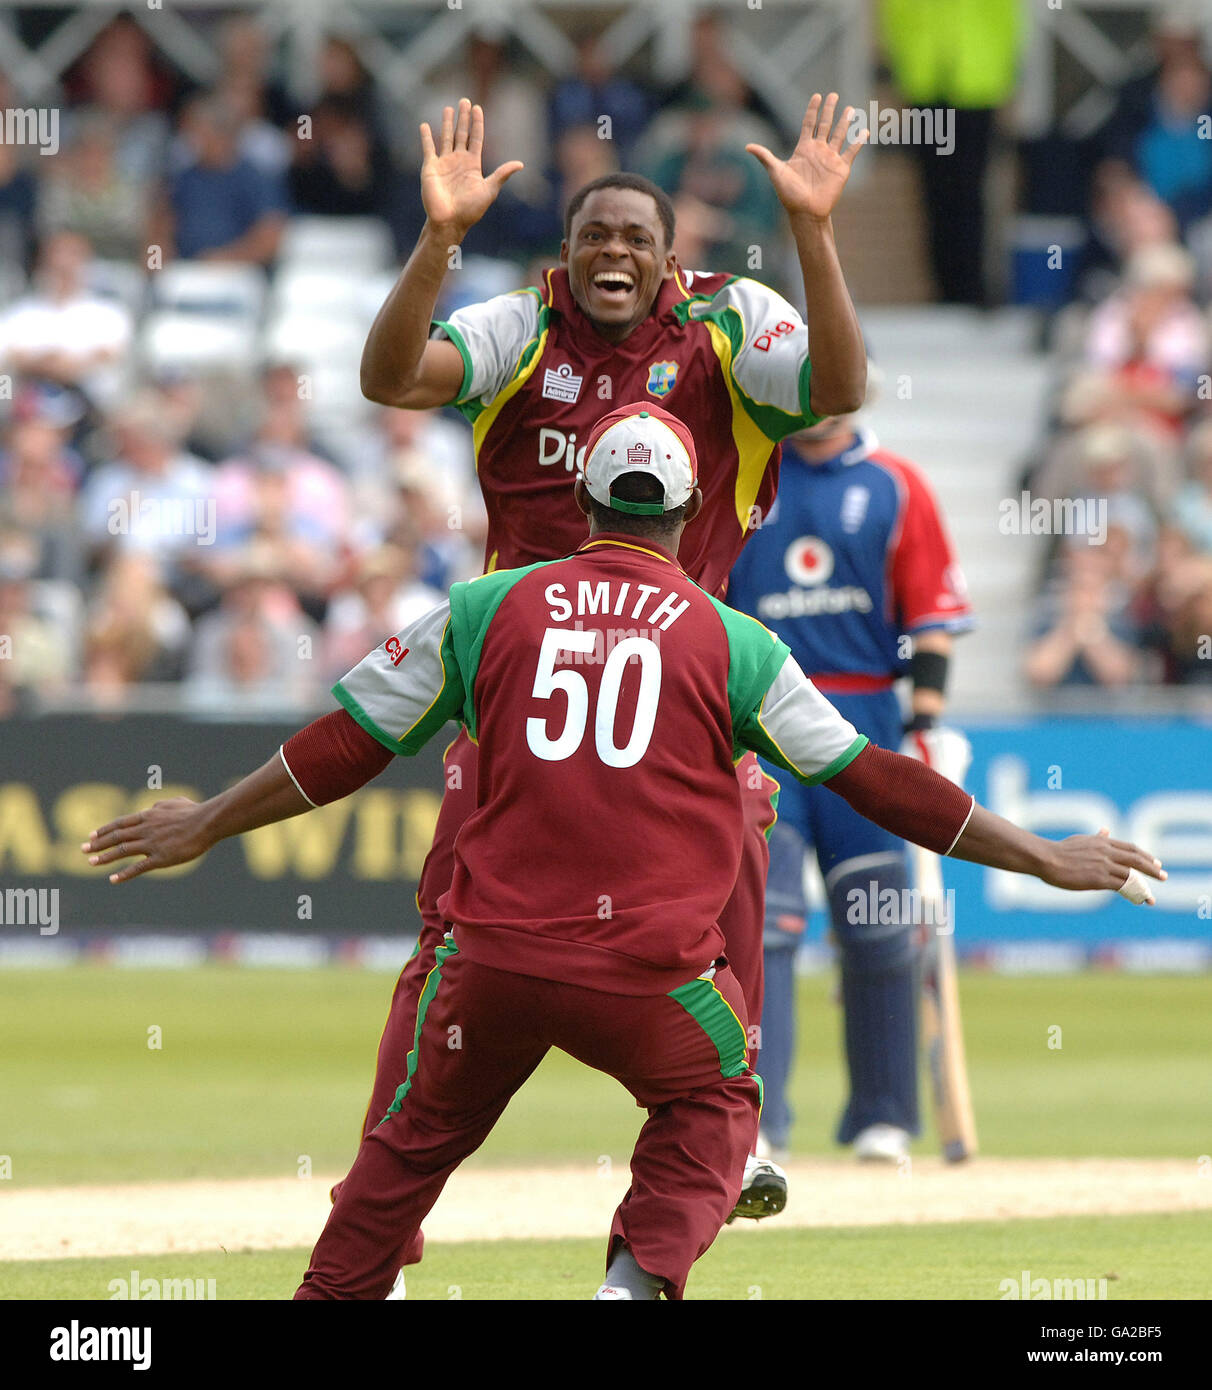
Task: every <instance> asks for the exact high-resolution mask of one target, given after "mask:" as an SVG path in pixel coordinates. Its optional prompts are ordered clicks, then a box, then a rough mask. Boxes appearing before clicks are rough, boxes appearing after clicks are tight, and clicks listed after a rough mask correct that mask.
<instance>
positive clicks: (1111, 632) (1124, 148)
mask: <svg viewBox="0 0 1212 1390" xmlns="http://www.w3.org/2000/svg"><path fill="white" fill-rule="evenodd" d="M1154 55H1155V58H1154V63H1153V66H1152V68H1151V70H1150V71H1149V72H1147V73H1144V74H1142V75H1141V76H1139V77H1137V78H1134V79H1133V80H1132V81H1130V82H1128V83H1126V84H1125V85H1124V86H1123V87H1122V88H1121V89H1120V91H1119V92H1118V93H1117V97H1116V102H1115V106H1114V110H1113V112H1112V114H1111V117H1110V119H1109V120H1108V121H1107V122H1106V123H1105V125H1104V126H1103V127H1102V129H1101V130H1100V131H1099V133H1098V136H1097V137H1096V139H1095V140H1094V141H1093V142H1092V144H1091V158H1092V160H1093V170H1092V177H1091V199H1090V210H1089V239H1088V242H1087V246H1086V251H1085V254H1084V255H1083V257H1082V259H1081V271H1080V276H1079V278H1078V281H1077V285H1076V289H1077V298H1076V301H1075V302H1074V303H1072V304H1071V305H1069V306H1068V307H1067V308H1066V309H1064V310H1063V311H1062V312H1061V314H1060V315H1059V316H1058V318H1057V320H1056V323H1055V326H1054V338H1055V343H1056V354H1057V372H1056V374H1055V382H1056V388H1055V393H1054V396H1053V399H1052V402H1051V410H1050V422H1049V424H1050V428H1049V435H1048V438H1047V441H1046V443H1045V445H1044V447H1043V448H1042V450H1041V451H1040V455H1039V457H1038V458H1037V459H1035V460H1034V461H1033V465H1032V467H1031V469H1030V471H1029V473H1028V476H1027V477H1026V478H1025V479H1024V485H1025V486H1026V487H1029V488H1030V490H1031V493H1032V495H1033V496H1038V497H1042V498H1047V499H1058V498H1059V499H1070V500H1072V501H1077V502H1082V503H1084V504H1085V510H1084V512H1083V513H1082V515H1083V529H1082V530H1081V531H1080V533H1079V532H1077V531H1074V532H1071V533H1070V534H1067V535H1063V534H1062V535H1055V536H1054V543H1053V545H1052V546H1051V547H1050V551H1049V557H1048V564H1047V566H1046V570H1045V573H1044V575H1043V576H1042V588H1041V594H1040V601H1039V605H1038V609H1037V614H1036V625H1035V630H1034V632H1033V633H1032V636H1031V641H1030V644H1029V646H1028V648H1027V650H1026V653H1025V659H1024V671H1025V674H1026V676H1027V678H1028V679H1029V680H1030V682H1031V683H1032V684H1034V685H1036V686H1038V687H1055V686H1066V685H1070V686H1081V685H1087V686H1088V685H1095V686H1106V687H1110V686H1130V685H1138V684H1142V683H1145V684H1159V683H1160V684H1167V685H1185V684H1196V683H1206V682H1209V681H1212V68H1210V67H1209V61H1208V50H1207V47H1206V45H1205V42H1204V39H1203V36H1202V35H1201V32H1200V30H1199V29H1198V28H1197V27H1196V26H1195V25H1194V24H1193V23H1192V22H1191V19H1190V12H1189V11H1188V12H1187V14H1186V15H1183V14H1177V15H1176V14H1163V15H1162V17H1161V18H1160V20H1159V21H1158V22H1157V24H1156V28H1155V34H1154ZM1058 515H1059V513H1058ZM1072 515H1074V516H1076V515H1077V514H1076V513H1073V514H1072Z"/></svg>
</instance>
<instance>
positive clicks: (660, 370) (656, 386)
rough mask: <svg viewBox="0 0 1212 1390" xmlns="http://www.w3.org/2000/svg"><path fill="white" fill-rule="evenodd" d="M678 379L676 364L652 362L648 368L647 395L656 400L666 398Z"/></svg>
mask: <svg viewBox="0 0 1212 1390" xmlns="http://www.w3.org/2000/svg"><path fill="white" fill-rule="evenodd" d="M677 379H678V364H677V363H676V362H654V363H653V364H652V365H651V366H650V367H649V368H648V394H649V395H650V396H656V397H658V398H660V397H663V396H667V395H668V394H669V393H670V391H672V390H673V386H674V382H676V381H677Z"/></svg>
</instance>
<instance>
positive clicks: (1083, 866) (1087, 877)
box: [1039, 830, 1166, 907]
mask: <svg viewBox="0 0 1212 1390" xmlns="http://www.w3.org/2000/svg"><path fill="white" fill-rule="evenodd" d="M1142 875H1143V877H1141V876H1142ZM1039 877H1040V878H1042V879H1043V880H1044V882H1045V883H1050V884H1052V886H1053V887H1054V888H1070V889H1075V890H1081V889H1098V888H1105V889H1108V890H1109V891H1110V892H1113V893H1119V892H1122V893H1123V895H1124V897H1126V898H1128V900H1129V901H1130V902H1137V903H1140V902H1145V903H1147V904H1148V905H1149V906H1150V907H1152V906H1153V901H1154V899H1153V893H1152V891H1151V890H1150V888H1149V885H1148V884H1147V883H1146V882H1145V881H1144V880H1145V878H1155V879H1164V878H1165V877H1166V874H1165V871H1164V870H1163V869H1162V866H1161V860H1160V859H1154V857H1153V856H1152V855H1151V854H1147V853H1146V852H1145V851H1144V850H1143V849H1141V848H1140V847H1139V846H1138V845H1133V844H1129V843H1128V841H1127V840H1113V839H1112V838H1111V832H1110V831H1109V830H1100V831H1099V832H1098V834H1097V835H1070V836H1069V838H1068V839H1066V840H1055V841H1052V842H1051V854H1050V855H1049V860H1048V863H1047V864H1046V865H1045V867H1044V868H1043V869H1042V870H1041V871H1040V874H1039Z"/></svg>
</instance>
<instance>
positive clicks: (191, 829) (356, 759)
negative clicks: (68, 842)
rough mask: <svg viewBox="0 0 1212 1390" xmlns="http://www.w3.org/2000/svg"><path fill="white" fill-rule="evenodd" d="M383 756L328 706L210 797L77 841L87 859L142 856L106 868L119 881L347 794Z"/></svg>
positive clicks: (114, 824)
mask: <svg viewBox="0 0 1212 1390" xmlns="http://www.w3.org/2000/svg"><path fill="white" fill-rule="evenodd" d="M391 757H392V755H391V754H390V753H389V752H388V751H387V750H386V749H385V748H383V747H382V745H381V744H379V743H378V742H377V741H376V740H375V739H374V738H372V737H371V736H370V734H368V733H367V732H366V731H365V730H364V729H362V728H361V727H360V726H359V725H358V724H357V723H356V722H355V721H354V720H353V719H352V718H351V717H350V716H349V715H348V714H347V713H346V712H345V711H344V710H335V711H334V712H333V713H332V714H326V715H324V717H323V718H321V719H317V720H315V721H314V722H313V723H311V724H309V725H308V726H307V727H306V728H305V729H300V731H299V732H298V733H297V734H295V735H294V737H293V738H291V739H289V740H288V741H287V742H286V743H285V744H283V746H282V747H281V748H280V749H279V750H278V752H277V753H275V754H274V756H273V757H272V758H270V760H269V761H268V762H267V763H265V764H263V765H262V766H261V767H259V768H258V769H257V770H256V772H250V773H249V775H248V776H247V777H244V778H242V779H241V780H240V781H239V782H237V783H236V785H235V786H234V787H229V788H228V789H227V791H225V792H220V793H219V795H218V796H212V797H211V798H210V799H209V800H207V801H201V802H199V801H191V800H190V799H189V797H187V796H175V797H172V798H170V799H169V800H167V801H157V802H156V803H155V804H154V805H153V806H149V807H148V809H147V810H146V811H138V812H136V813H135V814H133V815H129V816H121V817H120V818H119V819H118V820H114V821H110V823H109V824H108V825H103V826H102V827H101V828H100V829H99V830H94V831H93V833H92V834H91V835H90V836H89V838H88V839H87V840H85V842H84V843H83V844H82V845H81V846H80V848H81V849H82V850H83V851H84V853H85V854H86V855H88V856H89V859H88V862H89V863H90V864H114V863H117V862H118V860H121V859H129V858H131V856H132V855H138V854H141V855H143V858H142V859H140V860H139V861H138V862H137V863H134V864H128V865H127V866H126V867H125V868H123V869H118V870H116V871H115V872H114V873H112V874H110V876H109V881H110V882H111V883H125V882H126V881H127V880H128V879H132V878H137V877H138V876H139V875H140V874H145V873H148V872H150V871H151V870H152V869H167V868H170V867H171V866H172V865H174V864H185V863H187V862H188V861H189V860H191V859H197V858H199V857H200V856H201V855H203V854H205V853H206V852H207V850H209V849H212V848H213V847H214V846H215V845H217V844H218V843H219V841H220V840H226V839H227V838H228V837H229V836H232V835H243V834H244V833H245V832H246V831H248V830H256V829H258V827H260V826H262V825H270V824H272V823H273V822H274V821H280V820H289V819H290V818H291V816H299V815H302V814H303V812H304V811H310V810H311V809H312V808H313V807H315V806H323V805H326V804H327V803H328V802H330V801H337V800H339V799H340V798H341V797H343V796H348V795H349V794H350V792H354V791H357V790H358V788H359V787H363V786H365V785H366V783H367V782H369V781H370V780H371V779H372V778H373V777H377V776H378V775H379V773H380V772H382V771H383V769H384V768H385V767H386V766H387V764H388V763H389V762H390V761H391Z"/></svg>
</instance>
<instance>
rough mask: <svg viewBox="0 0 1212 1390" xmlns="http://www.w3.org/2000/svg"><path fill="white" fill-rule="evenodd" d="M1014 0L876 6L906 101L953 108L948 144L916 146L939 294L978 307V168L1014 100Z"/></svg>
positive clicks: (981, 296)
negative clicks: (948, 147)
mask: <svg viewBox="0 0 1212 1390" xmlns="http://www.w3.org/2000/svg"><path fill="white" fill-rule="evenodd" d="M1021 8H1022V7H1021V6H1020V5H1019V3H1018V0H959V2H958V3H956V4H950V5H939V4H937V3H936V0H880V6H879V20H880V33H881V38H882V43H883V48H884V52H885V53H886V55H887V57H888V64H889V67H890V68H891V69H892V76H893V79H894V81H895V82H896V85H897V87H898V88H899V89H900V92H901V95H902V97H904V99H905V101H906V102H907V104H908V105H910V106H913V107H919V108H927V109H931V110H934V109H938V108H942V109H945V110H948V111H950V112H953V114H954V119H955V130H954V135H955V147H954V149H953V150H952V152H951V153H950V154H948V155H945V156H944V155H940V154H939V153H938V152H937V148H936V147H935V146H933V145H925V144H919V145H917V146H915V147H914V154H915V156H916V157H917V161H918V168H919V170H920V172H921V178H922V192H923V195H924V198H925V205H926V217H927V220H928V223H929V236H930V264H931V268H932V270H933V272H934V280H935V284H936V287H937V289H938V294H939V298H940V299H941V300H943V302H944V303H948V304H976V305H983V304H985V303H986V301H987V297H988V291H987V287H986V284H985V241H986V237H985V171H986V169H987V168H988V165H989V155H990V151H991V149H992V145H993V130H994V118H995V117H996V115H997V110H998V108H999V107H1001V106H1003V105H1005V104H1006V102H1008V101H1009V100H1010V97H1011V96H1012V95H1013V92H1014V87H1015V81H1016V75H1017V68H1018V52H1019V42H1020V27H1021V23H1022V21H1021V17H1020V11H1021Z"/></svg>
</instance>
